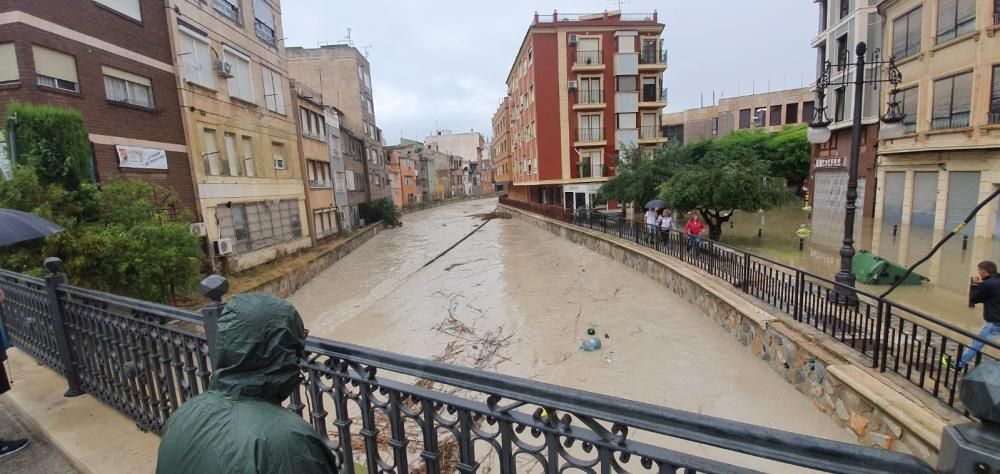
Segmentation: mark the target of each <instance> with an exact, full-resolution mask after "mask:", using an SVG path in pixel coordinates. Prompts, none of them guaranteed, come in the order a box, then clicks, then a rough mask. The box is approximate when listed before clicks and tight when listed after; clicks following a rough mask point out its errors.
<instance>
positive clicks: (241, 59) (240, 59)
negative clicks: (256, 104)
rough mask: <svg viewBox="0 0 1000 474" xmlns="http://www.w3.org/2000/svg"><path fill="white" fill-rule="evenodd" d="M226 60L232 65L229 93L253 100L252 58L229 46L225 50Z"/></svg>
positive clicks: (249, 100)
mask: <svg viewBox="0 0 1000 474" xmlns="http://www.w3.org/2000/svg"><path fill="white" fill-rule="evenodd" d="M223 58H225V59H224V60H225V61H226V62H227V63H229V64H230V65H231V66H232V67H233V70H232V77H230V78H229V80H228V81H227V83H228V84H229V95H230V96H231V97H236V98H237V99H242V100H245V101H247V102H253V101H254V99H253V81H251V80H250V58H248V57H246V56H244V55H242V54H240V53H237V52H236V51H233V50H231V49H229V48H226V49H225V50H224V52H223Z"/></svg>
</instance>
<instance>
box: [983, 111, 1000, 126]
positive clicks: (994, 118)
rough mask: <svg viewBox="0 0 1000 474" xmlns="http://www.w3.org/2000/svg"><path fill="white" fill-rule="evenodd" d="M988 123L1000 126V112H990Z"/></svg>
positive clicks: (987, 118) (987, 116)
mask: <svg viewBox="0 0 1000 474" xmlns="http://www.w3.org/2000/svg"><path fill="white" fill-rule="evenodd" d="M986 123H988V124H990V125H1000V112H990V113H989V114H987V115H986Z"/></svg>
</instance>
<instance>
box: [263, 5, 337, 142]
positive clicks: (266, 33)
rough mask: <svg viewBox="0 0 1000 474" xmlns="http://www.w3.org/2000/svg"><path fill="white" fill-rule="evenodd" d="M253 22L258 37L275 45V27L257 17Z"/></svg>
mask: <svg viewBox="0 0 1000 474" xmlns="http://www.w3.org/2000/svg"><path fill="white" fill-rule="evenodd" d="M253 24H254V31H256V32H257V37H258V38H260V40H261V41H263V42H265V43H267V44H269V45H271V46H274V43H275V41H274V40H275V38H274V28H272V27H270V26H268V25H267V24H266V23H264V22H263V21H260V20H256V19H255V20H254V23H253ZM319 138H320V139H323V137H319Z"/></svg>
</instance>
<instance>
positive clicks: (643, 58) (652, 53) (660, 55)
mask: <svg viewBox="0 0 1000 474" xmlns="http://www.w3.org/2000/svg"><path fill="white" fill-rule="evenodd" d="M639 64H667V50H662V51H660V50H656V49H643V50H641V51H639Z"/></svg>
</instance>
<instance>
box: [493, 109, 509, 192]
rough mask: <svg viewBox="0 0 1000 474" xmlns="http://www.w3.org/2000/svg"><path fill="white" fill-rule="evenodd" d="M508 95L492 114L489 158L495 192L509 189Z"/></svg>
mask: <svg viewBox="0 0 1000 474" xmlns="http://www.w3.org/2000/svg"><path fill="white" fill-rule="evenodd" d="M510 126H511V123H510V97H504V98H503V99H501V100H500V105H499V106H498V107H497V111H496V113H494V114H493V146H492V147H491V148H490V160H491V161H492V162H493V180H494V185H495V187H496V188H495V189H496V191H497V192H501V193H505V192H508V191H510V185H511V176H510Z"/></svg>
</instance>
